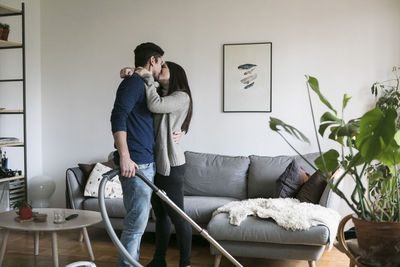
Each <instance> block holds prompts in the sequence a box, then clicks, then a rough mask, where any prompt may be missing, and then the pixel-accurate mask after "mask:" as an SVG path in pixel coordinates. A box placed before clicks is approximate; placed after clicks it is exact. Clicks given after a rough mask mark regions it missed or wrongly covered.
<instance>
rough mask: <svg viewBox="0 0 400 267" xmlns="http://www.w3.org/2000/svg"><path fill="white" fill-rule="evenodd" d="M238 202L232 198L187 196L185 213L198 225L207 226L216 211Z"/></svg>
mask: <svg viewBox="0 0 400 267" xmlns="http://www.w3.org/2000/svg"><path fill="white" fill-rule="evenodd" d="M237 200H238V199H236V198H230V197H204V196H185V199H184V205H185V212H186V214H187V215H189V217H190V218H192V219H193V220H194V221H195V222H197V223H198V224H207V223H208V222H209V221H210V220H211V216H212V213H213V212H214V211H215V210H216V209H218V208H219V207H221V206H223V205H225V204H227V203H229V202H232V201H237Z"/></svg>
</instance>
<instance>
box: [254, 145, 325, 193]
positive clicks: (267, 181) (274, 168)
mask: <svg viewBox="0 0 400 267" xmlns="http://www.w3.org/2000/svg"><path fill="white" fill-rule="evenodd" d="M318 156H319V153H310V154H305V155H304V157H305V158H306V159H307V160H308V161H310V162H311V163H314V160H315V159H316V158H317V157H318ZM294 159H296V161H297V163H298V164H299V166H300V167H301V168H302V169H303V170H304V171H306V172H308V173H314V171H315V170H314V169H313V168H312V167H311V166H310V165H308V164H307V163H306V162H305V161H304V160H303V159H302V158H301V157H300V156H276V157H268V156H255V155H252V156H250V167H249V177H248V198H257V197H264V198H268V197H274V195H275V191H276V189H275V187H276V185H275V182H276V180H278V178H279V176H280V175H281V174H282V173H283V171H284V170H285V169H286V167H287V166H288V165H289V163H290V162H291V161H292V160H294Z"/></svg>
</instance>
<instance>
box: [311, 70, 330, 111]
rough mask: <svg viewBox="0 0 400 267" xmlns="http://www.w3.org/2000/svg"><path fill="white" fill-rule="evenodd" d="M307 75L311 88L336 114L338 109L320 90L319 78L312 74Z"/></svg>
mask: <svg viewBox="0 0 400 267" xmlns="http://www.w3.org/2000/svg"><path fill="white" fill-rule="evenodd" d="M306 77H307V83H308V84H309V85H310V87H311V89H312V90H313V91H314V92H315V93H316V94H317V95H318V97H319V99H320V100H321V102H322V103H324V104H325V106H327V107H328V108H329V109H330V110H332V111H333V112H334V113H335V114H337V111H336V110H335V109H334V108H333V107H332V105H331V103H329V101H328V99H326V97H325V96H323V95H322V93H321V91H320V90H319V83H318V80H317V79H316V78H314V77H312V76H306Z"/></svg>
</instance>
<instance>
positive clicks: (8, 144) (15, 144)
mask: <svg viewBox="0 0 400 267" xmlns="http://www.w3.org/2000/svg"><path fill="white" fill-rule="evenodd" d="M23 146H24V142H0V147H23Z"/></svg>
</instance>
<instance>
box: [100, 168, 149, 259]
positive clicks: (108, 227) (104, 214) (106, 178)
mask: <svg viewBox="0 0 400 267" xmlns="http://www.w3.org/2000/svg"><path fill="white" fill-rule="evenodd" d="M119 173H120V170H111V171H109V172H106V173H105V174H103V179H102V180H101V182H100V186H99V205H100V212H101V216H102V217H103V220H104V223H105V226H106V230H107V233H108V235H109V236H110V237H111V240H112V242H113V243H114V245H115V246H116V247H117V249H118V251H119V252H120V253H121V254H122V255H123V256H124V258H125V259H126V260H127V261H128V262H129V263H130V264H132V265H133V266H134V267H143V265H141V264H140V263H139V262H137V261H136V260H135V259H134V258H132V256H131V254H129V252H128V251H127V250H126V249H125V247H124V245H122V243H121V241H119V238H118V236H117V235H116V234H115V231H114V228H113V227H112V225H111V222H110V218H109V217H108V214H107V209H106V203H105V201H104V189H105V188H106V183H107V182H108V181H111V179H112V178H113V177H114V176H115V175H118V174H119Z"/></svg>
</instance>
